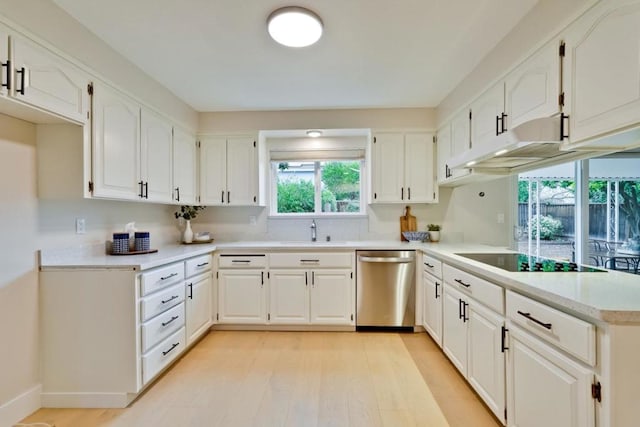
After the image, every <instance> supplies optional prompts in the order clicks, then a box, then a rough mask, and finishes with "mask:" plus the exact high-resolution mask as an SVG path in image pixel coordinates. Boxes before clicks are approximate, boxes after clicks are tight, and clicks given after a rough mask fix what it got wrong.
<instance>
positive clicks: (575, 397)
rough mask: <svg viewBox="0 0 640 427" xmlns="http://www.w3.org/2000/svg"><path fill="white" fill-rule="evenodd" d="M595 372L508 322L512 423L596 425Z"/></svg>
mask: <svg viewBox="0 0 640 427" xmlns="http://www.w3.org/2000/svg"><path fill="white" fill-rule="evenodd" d="M592 380H593V373H592V372H590V371H589V370H587V369H585V368H584V367H582V366H581V365H579V364H577V363H575V362H573V361H572V360H570V359H569V358H567V357H566V356H564V355H562V354H560V353H558V352H557V351H555V350H554V349H552V348H551V347H550V346H548V345H547V344H544V343H542V342H540V341H538V340H537V339H536V338H533V337H532V336H530V335H529V334H527V333H526V332H524V331H521V330H520V329H518V327H517V326H513V325H512V324H509V350H508V351H507V405H508V406H507V413H508V420H509V426H518V427H538V426H545V427H569V426H571V427H593V426H594V425H595V421H594V418H595V417H594V413H595V407H594V402H595V401H594V400H593V399H592V398H591V382H592Z"/></svg>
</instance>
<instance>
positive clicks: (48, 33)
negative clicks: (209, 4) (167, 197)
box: [0, 0, 198, 130]
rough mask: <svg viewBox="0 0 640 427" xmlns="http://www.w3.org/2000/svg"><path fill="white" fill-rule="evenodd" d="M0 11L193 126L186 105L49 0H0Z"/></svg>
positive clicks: (193, 117)
mask: <svg viewBox="0 0 640 427" xmlns="http://www.w3.org/2000/svg"><path fill="white" fill-rule="evenodd" d="M123 13H125V12H124V11H123ZM0 15H2V16H5V17H6V18H8V19H9V20H10V21H11V23H15V24H18V25H19V26H21V27H23V28H24V29H26V30H27V31H28V32H30V33H32V34H34V35H35V36H37V37H38V38H39V39H40V40H38V42H40V41H44V42H45V43H46V44H47V45H48V47H53V49H54V50H56V51H60V52H62V53H64V54H66V55H67V56H70V57H72V58H74V59H75V60H77V61H79V62H80V63H83V64H84V65H86V66H87V67H89V68H91V69H92V70H93V71H95V72H97V73H98V74H99V76H102V77H105V78H106V79H108V80H110V81H111V82H113V83H114V84H115V85H116V86H118V87H119V88H121V89H123V90H124V91H126V92H129V93H131V94H133V95H134V96H136V97H138V98H140V99H141V100H142V101H144V102H145V103H147V104H149V105H151V106H152V107H154V108H155V109H157V110H158V111H160V112H162V113H164V114H165V115H167V116H169V117H171V118H172V119H174V120H175V121H176V122H177V123H179V124H180V125H182V126H183V127H185V128H187V129H190V130H195V129H197V120H198V118H197V114H196V112H195V111H194V110H193V109H192V108H191V107H190V106H189V105H187V104H186V103H184V102H183V101H182V100H180V99H179V98H177V97H176V96H175V95H174V94H173V93H171V92H170V91H169V90H168V89H166V88H165V87H163V86H162V85H160V84H159V83H158V82H156V81H155V80H153V79H151V78H150V77H149V76H148V75H147V74H145V73H143V72H142V70H140V69H139V68H138V67H137V66H135V65H133V64H132V63H131V62H129V61H128V60H126V59H125V58H124V57H123V56H121V55H120V54H118V53H117V52H116V51H114V50H113V49H112V48H111V47H110V46H108V45H107V44H106V43H104V42H103V41H102V40H100V39H98V38H97V37H96V36H95V35H94V34H93V33H92V32H91V31H89V30H88V29H87V28H86V27H84V26H82V25H81V24H80V23H78V21H76V20H75V19H73V18H72V17H71V16H70V15H68V14H67V13H66V12H64V11H63V10H62V9H60V8H59V7H58V6H57V5H56V4H55V3H53V2H52V1H51V0H0ZM0 18H1V17H0Z"/></svg>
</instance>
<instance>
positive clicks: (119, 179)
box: [92, 85, 143, 200]
mask: <svg viewBox="0 0 640 427" xmlns="http://www.w3.org/2000/svg"><path fill="white" fill-rule="evenodd" d="M92 142H93V149H92V156H93V159H92V163H93V184H94V187H93V196H94V197H106V198H114V199H130V200H135V199H139V198H140V195H141V194H143V188H142V185H141V179H140V107H139V105H138V104H137V103H135V102H134V101H133V100H131V99H129V98H127V97H125V96H124V95H122V94H120V93H119V92H117V91H115V90H113V89H111V88H109V87H107V86H105V85H95V86H94V95H93V138H92Z"/></svg>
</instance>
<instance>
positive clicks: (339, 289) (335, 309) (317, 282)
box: [311, 270, 355, 325]
mask: <svg viewBox="0 0 640 427" xmlns="http://www.w3.org/2000/svg"><path fill="white" fill-rule="evenodd" d="M352 276H353V274H352V272H351V270H312V271H311V323H312V324H322V325H354V324H355V320H354V309H355V287H354V286H353V278H352Z"/></svg>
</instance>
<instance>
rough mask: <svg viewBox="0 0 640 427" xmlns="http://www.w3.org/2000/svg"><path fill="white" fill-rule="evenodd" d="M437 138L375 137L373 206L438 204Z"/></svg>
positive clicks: (427, 135)
mask: <svg viewBox="0 0 640 427" xmlns="http://www.w3.org/2000/svg"><path fill="white" fill-rule="evenodd" d="M433 136H434V135H433V134H432V133H428V132H402V133H395V132H394V133H391V132H389V133H387V132H379V133H375V134H374V137H373V150H372V170H371V187H372V188H371V201H372V203H433V202H437V190H436V185H435V180H436V175H437V172H436V170H435V159H434V149H433V147H434V137H433Z"/></svg>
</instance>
